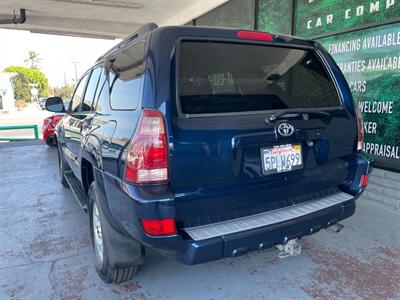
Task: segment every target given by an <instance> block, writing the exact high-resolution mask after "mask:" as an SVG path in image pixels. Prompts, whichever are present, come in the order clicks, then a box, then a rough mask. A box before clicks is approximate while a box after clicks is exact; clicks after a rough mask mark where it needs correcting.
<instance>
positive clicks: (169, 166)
mask: <svg viewBox="0 0 400 300" xmlns="http://www.w3.org/2000/svg"><path fill="white" fill-rule="evenodd" d="M46 107H47V109H48V110H50V111H57V112H64V107H63V105H62V102H61V99H60V98H58V97H53V98H49V99H48V100H47V102H46ZM56 132H57V140H58V154H59V168H60V173H61V181H62V184H63V185H64V186H65V187H71V189H72V191H73V193H74V194H75V196H76V198H77V199H78V200H79V202H80V204H81V205H82V207H83V208H84V209H85V210H88V212H89V217H90V227H91V238H92V242H93V248H94V252H95V258H96V259H95V261H96V268H97V271H98V273H99V275H100V276H101V278H102V279H103V280H105V281H107V282H117V283H119V282H123V281H126V280H129V279H131V278H132V277H133V275H134V274H135V272H136V270H137V267H138V265H140V264H141V263H142V262H143V260H144V253H145V248H146V247H148V248H152V249H155V250H156V251H158V252H159V253H161V254H162V255H165V256H167V257H170V258H174V259H177V260H179V261H181V262H183V263H185V264H197V263H203V262H207V261H211V260H216V259H220V258H223V257H231V256H238V255H242V254H244V253H246V252H248V251H253V250H261V249H264V248H267V247H271V246H273V245H277V244H285V243H287V242H288V241H290V240H292V239H296V238H300V237H302V236H305V235H309V234H312V233H315V232H317V231H318V230H320V229H321V228H326V227H329V226H331V225H334V224H336V223H337V222H339V221H340V220H343V219H345V218H347V217H349V216H351V215H353V213H354V210H355V200H356V199H357V198H358V197H359V196H360V194H361V192H362V191H363V190H364V188H365V186H366V184H367V180H368V174H369V172H370V171H371V169H372V163H373V161H372V159H371V158H370V157H368V156H367V155H366V154H364V153H363V152H362V147H363V140H362V139H363V131H362V120H361V117H360V115H359V112H358V110H357V109H356V108H355V105H354V103H353V99H352V96H351V93H350V90H349V87H348V85H347V83H346V80H345V78H344V77H343V75H342V73H341V72H340V70H339V68H338V66H337V65H336V64H335V62H334V61H333V59H332V57H331V56H330V55H329V54H328V53H327V52H326V51H325V50H324V48H323V47H321V45H320V44H318V43H317V42H315V41H310V40H303V39H299V38H296V37H291V36H283V35H273V34H269V33H265V32H256V31H244V30H234V29H222V28H206V27H191V26H187V27H185V26H181V27H163V28H157V26H156V25H155V24H148V25H146V26H144V27H143V28H141V29H140V30H139V31H138V32H137V33H135V34H133V35H131V36H130V37H128V38H127V39H125V40H123V41H122V42H121V43H119V44H118V45H116V46H115V47H114V48H112V49H111V50H109V51H108V52H107V53H106V54H104V55H103V56H102V57H100V58H99V59H98V61H97V62H96V64H95V65H94V66H93V67H92V68H91V69H90V70H88V71H87V72H86V73H85V74H84V75H83V77H82V79H81V80H80V82H79V83H78V85H77V88H76V90H75V93H74V96H73V98H72V101H71V103H70V106H69V108H68V111H67V113H66V115H65V117H64V118H63V119H62V121H61V122H60V123H59V125H58V127H57V130H56Z"/></svg>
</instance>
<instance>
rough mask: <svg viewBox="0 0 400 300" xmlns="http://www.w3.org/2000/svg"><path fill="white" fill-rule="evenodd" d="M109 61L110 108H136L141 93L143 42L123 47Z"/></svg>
mask: <svg viewBox="0 0 400 300" xmlns="http://www.w3.org/2000/svg"><path fill="white" fill-rule="evenodd" d="M111 61H112V64H111V67H110V76H109V77H110V103H111V108H112V109H136V107H137V106H138V103H139V100H140V97H141V94H142V93H141V92H142V85H143V80H142V79H143V76H142V74H143V61H144V43H139V44H136V45H134V46H131V47H128V48H126V49H124V50H123V51H121V52H119V53H117V54H115V55H114V56H113V57H112V58H111Z"/></svg>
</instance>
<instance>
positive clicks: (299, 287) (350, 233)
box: [0, 142, 400, 300]
mask: <svg viewBox="0 0 400 300" xmlns="http://www.w3.org/2000/svg"><path fill="white" fill-rule="evenodd" d="M15 145H17V146H18V147H15ZM0 174H1V175H0V191H1V194H0V215H1V218H0V299H308V298H316V299H334V298H335V299H336V298H341V299H343V298H346V299H374V300H375V299H399V298H400V257H399V253H400V230H399V229H400V212H399V211H394V210H390V209H388V208H387V207H385V206H381V205H380V204H378V203H374V202H370V201H366V200H363V199H360V200H359V202H358V207H357V212H356V215H355V216H353V217H352V218H350V219H348V220H346V221H344V222H343V224H344V225H345V228H344V229H343V230H342V231H341V232H340V233H338V234H336V233H333V232H331V231H322V232H319V233H317V234H315V235H313V236H311V237H307V238H305V239H303V240H302V241H301V243H302V245H303V253H302V254H301V255H300V256H296V257H290V258H286V259H279V258H278V251H277V250H275V249H269V250H265V251H262V252H253V253H250V254H247V255H245V256H242V257H239V258H234V259H223V260H220V261H216V262H211V263H207V264H202V265H197V266H185V265H182V264H180V263H178V262H175V261H172V260H169V259H167V258H164V257H162V256H160V255H159V254H157V253H155V252H154V251H148V252H147V260H146V263H145V264H144V265H143V266H142V268H141V269H140V271H139V272H138V274H137V277H136V278H135V279H134V280H133V281H131V282H128V283H126V284H122V285H119V286H117V285H107V284H104V283H103V282H102V281H101V280H100V279H99V278H98V276H97V274H96V272H95V268H94V264H93V257H92V249H91V245H90V241H89V231H88V228H89V226H88V216H87V215H86V214H85V213H84V212H83V211H82V210H81V209H80V207H79V205H78V203H77V202H76V201H75V200H74V196H73V195H72V193H71V191H70V190H68V189H64V188H63V187H62V186H61V184H59V182H58V170H57V165H56V151H55V149H50V148H48V147H47V146H44V145H41V144H38V143H34V144H30V143H26V142H25V143H24V144H21V143H11V144H10V143H8V144H6V143H4V144H0Z"/></svg>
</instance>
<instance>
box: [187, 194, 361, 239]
mask: <svg viewBox="0 0 400 300" xmlns="http://www.w3.org/2000/svg"><path fill="white" fill-rule="evenodd" d="M351 199H353V196H352V195H349V194H347V193H343V192H339V193H336V194H333V195H329V196H325V197H322V198H319V199H316V200H312V201H308V202H305V203H301V204H297V205H293V206H288V207H284V208H280V209H276V210H272V211H267V212H264V213H260V214H255V215H251V216H247V217H243V218H238V219H233V220H228V221H223V222H218V223H213V224H208V225H204V226H198V227H190V228H185V229H184V230H185V231H186V233H187V234H188V235H189V236H190V237H191V238H192V239H193V240H195V241H200V240H205V239H209V238H213V237H217V236H223V235H227V234H232V233H237V232H242V231H245V230H250V229H254V228H259V227H263V226H269V225H273V224H277V223H281V222H285V221H288V220H292V219H295V218H299V217H302V216H305V215H308V214H311V213H313V212H316V211H319V210H322V209H325V208H328V207H331V206H334V205H337V204H341V203H343V202H346V201H349V200H351Z"/></svg>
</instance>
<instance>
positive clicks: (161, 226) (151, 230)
mask: <svg viewBox="0 0 400 300" xmlns="http://www.w3.org/2000/svg"><path fill="white" fill-rule="evenodd" d="M175 224H176V223H175V219H173V218H169V219H159V220H142V226H143V230H144V231H145V232H146V233H147V234H149V235H154V236H161V235H172V234H176V225H175Z"/></svg>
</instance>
